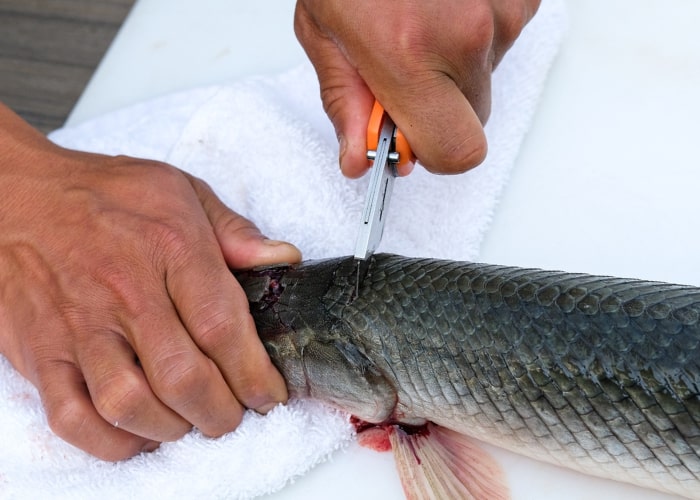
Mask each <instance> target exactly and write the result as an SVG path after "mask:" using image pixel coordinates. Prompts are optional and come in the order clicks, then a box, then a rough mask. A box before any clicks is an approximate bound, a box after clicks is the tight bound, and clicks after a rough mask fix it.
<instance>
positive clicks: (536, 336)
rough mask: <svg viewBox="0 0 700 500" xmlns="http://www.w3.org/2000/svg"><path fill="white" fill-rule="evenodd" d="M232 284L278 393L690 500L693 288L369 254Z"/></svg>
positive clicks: (698, 466)
mask: <svg viewBox="0 0 700 500" xmlns="http://www.w3.org/2000/svg"><path fill="white" fill-rule="evenodd" d="M355 270H356V267H355V263H354V261H353V259H352V258H339V259H331V260H324V261H313V262H307V263H303V264H300V265H298V266H286V267H285V266H283V267H278V268H266V269H260V270H253V271H249V272H246V273H242V274H239V275H238V278H239V281H240V282H241V284H242V286H243V287H244V289H245V290H246V293H247V295H248V298H249V301H250V304H251V312H252V314H253V316H254V318H255V321H256V324H257V327H258V332H259V334H260V336H261V339H262V340H263V343H264V344H265V346H266V348H267V350H268V352H269V354H270V356H271V358H272V360H273V362H274V363H275V364H276V365H277V366H278V367H279V369H280V371H281V372H282V374H283V376H284V377H285V379H286V381H287V384H288V387H289V390H290V394H291V395H292V396H295V397H312V398H316V399H320V400H323V401H326V402H327V403H329V404H332V405H334V406H336V407H339V408H341V409H343V410H345V411H348V412H350V413H352V414H354V415H356V416H358V417H359V418H361V419H363V420H367V421H370V422H377V423H379V422H393V421H396V422H406V423H411V424H419V423H422V422H424V421H426V420H428V421H432V422H435V423H436V424H439V425H443V426H446V427H449V428H451V429H453V430H456V431H458V432H461V433H464V434H468V435H470V436H472V437H475V438H478V439H480V440H483V441H485V442H488V443H491V444H494V445H497V446H502V447H504V448H507V449H510V450H512V451H515V452H517V453H521V454H524V455H528V456H531V457H533V458H536V459H539V460H543V461H547V462H551V463H554V464H558V465H563V466H566V467H570V468H572V469H576V470H579V471H582V472H584V473H588V474H592V475H597V476H602V477H609V478H613V479H617V480H620V481H626V482H631V483H634V484H637V485H641V486H644V487H648V488H654V489H658V490H661V491H665V492H670V493H675V494H679V495H682V496H686V497H690V498H700V456H699V455H700V396H699V394H700V289H699V288H695V287H689V286H681V285H672V284H665V283H655V282H646V281H638V280H632V279H620V278H612V277H597V276H589V275H584V274H570V273H564V272H552V271H542V270H535V269H519V268H512V267H503V266H495V265H485V264H474V263H466V262H452V261H440V260H431V259H413V258H405V257H400V256H395V255H385V254H382V255H377V256H374V257H372V259H371V261H370V262H369V266H368V269H367V274H366V276H365V277H364V279H363V280H362V282H361V286H360V288H359V295H358V296H356V293H355Z"/></svg>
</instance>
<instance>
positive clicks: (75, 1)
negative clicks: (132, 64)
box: [0, 0, 135, 132]
mask: <svg viewBox="0 0 700 500" xmlns="http://www.w3.org/2000/svg"><path fill="white" fill-rule="evenodd" d="M134 1H135V0H2V1H0V101H2V102H3V103H5V104H6V105H8V106H9V107H11V108H12V109H14V110H15V112H17V113H19V114H20V115H21V116H22V117H24V119H26V120H27V121H28V122H29V123H31V124H32V125H34V126H35V127H37V128H38V129H39V130H42V131H43V132H48V131H50V130H53V129H55V128H58V127H60V126H61V125H63V123H64V121H65V120H66V118H67V117H68V114H69V113H70V110H71V109H72V108H73V106H74V105H75V103H76V101H77V99H78V97H79V96H80V94H81V93H82V91H83V89H84V88H85V85H86V84H87V82H88V80H89V79H90V76H91V75H92V73H93V72H94V70H95V68H96V67H97V64H98V63H99V62H100V60H101V59H102V56H103V55H104V53H105V51H106V50H107V48H108V47H109V44H110V43H111V42H112V39H113V38H114V36H115V35H116V33H117V31H118V30H119V27H120V26H121V24H122V22H123V21H124V18H125V17H126V15H127V14H128V12H129V9H130V8H131V6H132V5H133V4H134Z"/></svg>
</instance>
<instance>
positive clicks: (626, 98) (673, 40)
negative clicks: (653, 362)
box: [68, 0, 700, 499]
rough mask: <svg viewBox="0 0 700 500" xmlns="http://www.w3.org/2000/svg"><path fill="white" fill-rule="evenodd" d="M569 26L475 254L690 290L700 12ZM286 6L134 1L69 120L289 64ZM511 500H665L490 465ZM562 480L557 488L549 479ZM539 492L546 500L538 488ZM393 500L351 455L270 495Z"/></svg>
mask: <svg viewBox="0 0 700 500" xmlns="http://www.w3.org/2000/svg"><path fill="white" fill-rule="evenodd" d="M567 3H568V6H569V13H570V24H571V25H570V30H569V33H568V36H567V38H566V40H565V42H564V44H563V46H562V49H561V52H560V55H559V57H558V59H557V61H556V63H555V65H554V68H553V69H552V72H551V75H550V77H549V80H548V83H547V85H546V88H545V91H544V95H543V98H542V101H541V106H540V109H539V111H538V114H537V116H536V119H535V122H534V125H533V127H532V129H531V131H530V133H529V134H528V136H527V138H526V141H525V144H524V146H523V149H522V152H521V154H520V157H519V159H518V162H517V164H516V168H515V169H514V172H513V175H512V179H511V180H510V182H509V184H508V186H507V188H506V192H505V195H504V197H503V199H502V202H501V204H500V206H499V208H498V210H497V213H496V215H495V219H494V221H493V226H492V228H491V230H490V232H489V233H488V235H487V237H486V240H485V242H484V245H483V248H482V253H481V260H483V261H487V262H492V263H499V264H513V265H521V266H535V267H543V268H553V269H564V270H568V271H583V272H591V273H602V274H613V275H619V276H633V277H639V278H648V279H658V280H665V281H672V282H679V283H690V284H696V285H700V265H698V263H697V260H698V258H697V256H698V254H700V252H699V250H700V237H699V235H700V232H699V231H698V229H697V224H696V223H695V222H696V220H697V216H698V214H700V196H699V195H698V194H697V191H698V187H697V186H698V185H699V184H700V182H699V181H700V168H698V167H699V165H698V163H699V162H698V160H697V156H698V145H699V144H700V141H699V140H698V129H699V127H698V126H697V117H700V96H698V95H697V93H698V90H699V89H700V36H698V32H697V21H698V20H700V2H697V1H694V0H675V1H674V2H668V1H667V0H637V1H634V2H632V1H631V0H585V1H583V0H567ZM293 8H294V2H293V1H291V0H256V1H255V2H240V1H239V2H232V1H230V0H229V1H226V0H198V1H196V2H195V1H192V0H138V2H137V4H136V6H135V7H134V9H133V11H132V13H131V14H130V16H129V17H128V19H127V21H126V22H125V24H124V26H123V28H122V29H121V31H120V33H119V35H118V36H117V38H116V40H115V41H114V43H113V45H112V47H111V48H110V50H109V52H108V53H107V55H106V56H105V58H104V60H103V61H102V63H101V65H100V67H99V68H98V70H97V71H96V73H95V75H94V77H93V79H92V81H91V82H90V84H89V85H88V87H87V89H86V90H85V92H84V94H83V96H82V98H81V99H80V101H79V102H78V104H77V106H76V107H75V109H74V110H73V113H72V114H71V116H70V118H69V120H68V124H69V125H70V124H77V123H79V122H81V121H84V120H86V119H88V118H91V117H95V116H98V115H100V114H102V113H104V112H106V111H110V110H113V109H117V108H120V107H122V106H125V105H128V104H132V103H136V102H139V101H143V100H147V99H149V98H152V97H155V96H158V95H163V94H165V93H168V92H171V91H175V90H182V89H187V88H191V87H195V86H198V85H204V84H210V83H216V82H220V81H224V80H230V79H232V78H241V77H244V76H248V75H251V74H261V73H276V72H279V71H282V70H284V69H287V68H291V67H293V66H296V65H297V64H298V63H299V62H301V61H302V60H303V59H304V57H305V55H304V53H303V51H302V49H301V48H300V47H299V45H298V43H297V42H296V39H295V38H294V34H293V30H292V13H293ZM498 457H499V459H501V460H502V461H503V462H504V463H505V465H506V468H507V469H509V470H512V471H514V472H512V473H509V474H512V475H513V476H514V477H513V478H511V484H512V486H513V487H514V493H515V494H516V496H517V497H519V498H542V497H544V496H547V497H548V498H558V497H559V498H563V497H566V498H595V497H599V498H621V497H622V495H623V494H624V495H626V497H627V498H660V497H659V496H658V495H656V494H654V493H648V492H640V491H639V490H635V489H634V488H631V487H620V486H619V485H617V484H615V483H611V482H608V481H602V480H596V479H590V478H582V477H580V476H578V475H576V474H573V473H569V472H564V471H561V472H560V471H558V470H557V471H556V477H557V479H558V480H559V482H558V483H557V482H556V481H553V480H552V479H553V475H552V470H553V469H552V468H550V467H549V466H544V465H540V464H537V463H535V462H532V461H527V460H522V459H519V458H518V457H513V456H509V455H507V454H505V455H500V454H499V455H498ZM557 484H558V485H557ZM545 491H547V495H544V492H545ZM330 495H332V496H333V498H337V499H340V498H352V499H357V498H383V499H384V498H386V499H389V498H403V497H402V494H401V492H400V487H399V485H398V479H397V476H396V472H395V470H394V465H393V459H392V457H391V455H390V454H379V453H375V452H371V451H369V450H364V449H360V448H359V447H353V448H352V449H351V450H350V451H349V452H347V453H340V454H337V455H336V457H335V458H334V460H333V461H332V462H331V463H327V464H323V465H322V466H320V467H318V468H316V469H315V470H314V471H312V472H311V473H310V474H308V475H307V476H305V477H303V478H302V479H301V480H298V481H297V482H296V483H295V484H294V485H292V486H291V487H289V488H286V489H285V490H284V491H282V492H281V493H278V494H276V495H274V497H275V498H277V499H287V498H289V499H296V498H304V499H307V498H308V499H310V498H328V497H329V496H330Z"/></svg>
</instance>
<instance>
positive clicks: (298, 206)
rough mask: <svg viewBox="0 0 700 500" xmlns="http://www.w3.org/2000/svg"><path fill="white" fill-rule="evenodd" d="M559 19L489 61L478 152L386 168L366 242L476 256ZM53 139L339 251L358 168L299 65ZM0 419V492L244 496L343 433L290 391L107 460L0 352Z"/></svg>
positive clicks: (350, 217)
mask: <svg viewBox="0 0 700 500" xmlns="http://www.w3.org/2000/svg"><path fill="white" fill-rule="evenodd" d="M565 25H566V20H565V10H564V6H563V2H562V1H561V0H544V1H543V3H542V6H541V9H540V12H539V14H538V15H537V16H536V17H535V19H534V20H533V21H532V22H531V24H530V25H528V26H527V27H526V30H525V32H524V33H523V35H522V36H521V38H520V39H519V40H518V41H517V42H516V44H515V46H514V47H513V49H512V50H511V51H510V52H509V53H508V54H507V56H506V58H505V59H504V60H503V62H502V64H501V66H500V67H499V68H498V70H497V71H496V73H495V74H494V81H493V111H492V116H491V119H490V122H489V124H488V127H487V130H486V131H487V136H488V141H489V155H488V158H487V160H486V162H485V164H484V165H483V166H481V167H480V168H478V169H476V170H474V171H472V172H469V173H468V174H465V175H462V176H457V177H449V178H448V177H439V176H433V175H430V174H427V173H425V171H423V169H421V168H417V169H416V170H415V172H414V173H413V174H412V175H410V176H408V177H407V178H401V179H398V180H397V182H396V185H395V190H394V196H393V198H392V206H391V210H390V212H389V220H388V222H387V229H386V231H385V234H384V239H383V241H382V244H381V246H380V248H379V250H380V251H389V252H396V253H401V254H406V255H424V256H433V257H443V258H450V259H474V258H476V257H477V256H478V250H479V244H480V242H481V240H482V237H483V235H484V233H485V231H486V230H487V228H488V226H489V222H490V220H491V217H492V214H493V212H494V208H495V206H496V204H497V201H498V197H499V195H500V193H501V191H502V189H503V187H504V185H505V183H506V181H507V179H508V176H509V172H510V170H511V168H512V166H513V164H514V162H515V159H516V156H517V153H518V149H519V147H520V144H521V141H522V139H523V137H524V135H525V133H526V132H527V130H528V127H529V124H530V122H531V120H532V117H533V115H534V112H535V109H536V106H537V101H538V97H539V95H540V92H541V90H542V88H543V84H544V81H545V77H546V74H547V71H548V69H549V67H550V64H551V63H552V61H553V58H554V56H555V54H556V52H557V49H558V47H559V44H560V41H561V38H562V34H563V31H564V27H565ZM51 138H52V139H53V140H54V141H56V142H57V143H59V144H61V145H64V146H66V147H72V148H75V149H81V150H89V151H95V152H103V153H109V154H116V153H122V154H129V155H133V156H139V157H144V158H152V159H157V160H165V161H168V162H170V163H172V164H174V165H176V166H178V167H180V168H183V169H184V170H187V171H189V172H191V173H193V174H195V175H197V176H199V177H202V178H204V179H205V180H206V181H207V182H208V183H209V184H210V185H211V186H212V187H213V188H214V189H215V191H216V192H217V193H218V194H219V196H221V198H222V199H223V200H224V201H225V202H226V203H227V204H229V205H230V206H231V207H232V208H233V209H234V210H236V211H238V212H240V213H242V214H244V215H246V216H247V217H249V218H250V219H252V220H253V221H255V222H256V223H257V224H258V225H259V226H260V227H261V229H262V230H263V232H264V233H265V234H267V235H268V236H269V237H272V238H278V239H286V240H289V241H292V242H294V243H295V244H296V245H297V246H299V248H300V249H301V250H302V252H303V253H304V256H305V257H306V258H316V257H324V256H334V255H346V254H351V253H352V252H353V246H354V238H355V232H356V229H357V224H358V222H359V216H360V210H361V207H362V205H363V202H364V194H365V191H366V188H367V180H366V179H363V180H359V181H351V180H347V179H345V178H343V177H342V176H341V175H340V172H339V171H338V166H337V154H338V152H337V143H336V139H335V135H334V133H333V130H332V127H331V125H330V124H329V122H328V120H327V118H326V117H325V115H324V114H323V111H322V107H321V103H320V100H319V97H318V83H317V81H316V78H315V74H314V73H313V70H312V69H311V67H310V65H308V64H306V65H304V66H302V67H300V68H297V69H295V70H292V71H291V72H288V73H286V74H283V75H279V76H275V77H266V78H254V79H250V80H247V81H243V82H237V83H233V84H230V85H219V86H215V87H208V88H203V89H197V90H192V91H189V92H184V93H180V94H176V95H172V96H167V97H163V98H160V99H156V100H154V101H149V102H147V103H143V104H140V105H137V106H134V107H131V108H128V109H125V110H122V111H118V112H115V113H112V114H109V115H106V116H104V117H102V118H100V119H97V120H93V121H91V122H89V123H86V124H83V125H80V126H76V127H73V128H65V129H62V130H59V131H56V132H55V133H53V134H52V135H51ZM0 428H1V429H3V433H4V437H3V440H2V452H1V453H0V498H39V497H51V498H98V497H99V498H141V497H143V498H152V497H154V496H157V497H164V496H165V497H175V496H176V497H204V496H205V495H206V496H207V497H209V498H250V497H254V496H258V495H261V494H264V493H268V492H272V491H276V490H278V489H280V488H281V487H283V486H284V485H285V484H286V483H288V482H289V481H291V480H293V479H294V478H295V477H297V476H299V475H301V474H303V473H304V472H305V471H307V470H309V469H310V468H311V467H313V466H314V465H316V464H318V463H319V462H321V461H323V460H325V459H327V458H328V457H329V456H330V455H331V454H332V453H333V452H335V451H336V450H338V449H341V448H343V447H345V446H346V445H347V444H348V443H349V442H351V440H352V439H353V430H352V428H351V426H350V425H349V423H348V419H347V416H346V415H343V414H340V413H339V412H336V411H333V410H329V409H328V408H325V407H323V406H322V405H320V404H318V403H314V402H301V401H293V402H291V403H290V404H288V405H287V406H285V407H278V408H276V409H275V410H273V411H272V412H271V413H270V414H269V415H267V416H265V417H261V416H259V415H256V414H254V413H252V412H248V413H247V414H246V415H245V418H244V420H243V423H242V424H241V426H240V427H239V428H238V430H236V431H235V432H233V433H231V434H228V435H226V436H223V437H221V438H219V439H208V438H206V437H204V436H202V435H201V434H200V433H199V432H197V431H196V430H195V431H192V432H191V433H189V434H188V435H187V436H185V437H184V438H183V439H181V440H179V441H177V442H175V443H166V444H163V445H162V446H161V448H160V449H159V450H157V451H156V452H153V453H150V454H143V455H140V456H138V457H135V458H133V459H131V460H127V461H124V462H121V463H116V464H112V463H105V462H101V461H99V460H97V459H94V458H93V457H90V456H88V455H87V454H85V453H83V452H81V451H80V450H77V449H75V448H74V447H72V446H70V445H68V444H66V443H64V442H62V441H61V440H60V439H58V438H57V437H56V436H54V435H53V434H52V433H51V431H50V430H49V428H48V426H47V423H46V418H45V415H44V413H43V410H42V407H41V403H40V400H39V398H38V396H37V392H36V391H35V389H34V388H33V387H32V386H31V385H30V384H29V383H28V382H27V381H25V380H24V379H22V378H21V377H20V376H19V375H18V374H17V373H16V372H15V371H14V370H13V369H12V367H11V366H10V364H9V363H8V362H7V360H5V359H4V358H2V357H0ZM242 478H244V479H242Z"/></svg>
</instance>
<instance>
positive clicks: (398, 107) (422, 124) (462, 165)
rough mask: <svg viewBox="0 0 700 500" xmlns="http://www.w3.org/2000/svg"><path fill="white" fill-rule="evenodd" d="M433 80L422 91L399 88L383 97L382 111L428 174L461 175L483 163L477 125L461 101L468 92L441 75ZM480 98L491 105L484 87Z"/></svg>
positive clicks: (479, 123) (483, 151)
mask: <svg viewBox="0 0 700 500" xmlns="http://www.w3.org/2000/svg"><path fill="white" fill-rule="evenodd" d="M433 77H434V81H433V82H431V83H430V84H428V85H425V86H423V87H416V86H413V85H410V86H409V85H404V86H403V87H402V88H399V89H397V90H396V91H394V92H392V93H388V94H387V95H386V97H385V99H384V102H385V109H386V110H387V112H388V113H389V115H390V116H392V118H393V119H394V122H395V123H396V125H397V127H398V128H399V129H400V130H401V131H402V132H403V133H404V135H405V136H406V139H407V141H408V143H409V144H410V145H411V149H412V150H413V152H414V153H415V155H416V157H417V158H418V161H419V162H420V163H421V165H423V166H424V167H425V168H426V169H427V170H428V171H430V172H433V173H440V174H456V173H461V172H465V171H467V170H469V169H471V168H473V167H475V166H477V165H479V164H481V163H482V162H483V161H484V159H485V158H486V153H487V143H486V135H485V133H484V129H483V124H482V121H481V119H480V118H479V115H478V114H477V112H476V111H475V109H474V107H473V105H472V103H471V102H470V101H469V100H468V95H465V93H468V92H467V91H465V90H463V89H461V88H460V87H458V85H457V84H456V83H455V81H454V80H452V79H451V78H450V77H448V76H446V75H444V74H440V73H436V74H435V75H433ZM479 92H480V95H481V96H484V95H486V94H488V97H486V98H485V99H486V102H487V103H488V102H490V85H489V84H488V83H486V84H484V85H482V86H481V88H480V90H479ZM425 103H429V104H428V105H426V104H425ZM485 114H486V115H487V114H488V113H487V112H486V113H485Z"/></svg>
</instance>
